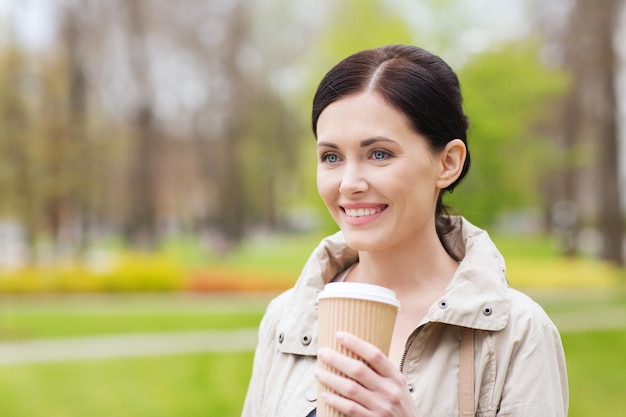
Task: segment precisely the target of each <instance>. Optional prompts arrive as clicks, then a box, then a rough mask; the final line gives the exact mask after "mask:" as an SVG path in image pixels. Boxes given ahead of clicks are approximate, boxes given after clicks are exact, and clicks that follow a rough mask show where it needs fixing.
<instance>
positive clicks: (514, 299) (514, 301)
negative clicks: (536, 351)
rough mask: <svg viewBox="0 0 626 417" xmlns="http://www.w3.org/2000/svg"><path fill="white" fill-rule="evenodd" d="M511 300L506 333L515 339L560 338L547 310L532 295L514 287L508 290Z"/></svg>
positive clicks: (536, 340) (537, 340) (539, 339)
mask: <svg viewBox="0 0 626 417" xmlns="http://www.w3.org/2000/svg"><path fill="white" fill-rule="evenodd" d="M507 293H508V296H509V299H510V300H511V310H510V316H509V322H508V324H507V326H506V333H508V335H509V336H510V337H512V338H513V339H515V340H518V341H521V340H529V339H531V340H534V341H535V342H539V343H541V341H542V340H545V339H550V340H551V341H554V339H560V336H559V332H558V330H557V328H556V326H555V325H554V323H553V322H552V320H551V319H550V317H549V316H548V314H547V313H546V312H545V310H544V309H543V308H542V307H541V306H540V305H539V304H538V303H537V302H536V301H534V300H533V299H532V298H531V297H530V296H528V295H527V294H525V293H523V292H521V291H518V290H516V289H513V288H509V289H508V290H507Z"/></svg>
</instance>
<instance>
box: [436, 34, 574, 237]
mask: <svg viewBox="0 0 626 417" xmlns="http://www.w3.org/2000/svg"><path fill="white" fill-rule="evenodd" d="M539 45H540V44H539V43H538V42H536V41H533V40H525V41H517V42H511V43H508V44H504V45H500V46H498V47H496V48H495V49H493V50H491V51H487V52H485V53H483V54H481V55H477V56H474V58H473V59H472V60H471V61H470V62H468V64H467V65H466V66H464V67H463V68H461V69H460V70H459V71H458V73H459V78H460V82H461V90H462V92H463V95H464V100H465V103H464V107H465V110H466V113H467V115H468V118H469V124H470V128H469V131H468V145H469V149H470V155H471V161H472V165H471V167H470V171H469V173H468V176H467V178H466V179H465V180H464V182H463V183H461V184H460V185H459V187H457V189H455V191H454V193H453V194H452V195H451V196H449V198H446V199H444V201H449V204H450V205H451V206H452V207H454V208H455V209H459V211H460V213H462V214H463V215H465V216H467V217H468V218H469V219H470V220H471V221H473V222H475V223H477V224H479V225H482V226H484V227H486V226H488V225H490V224H492V223H493V222H494V221H496V220H497V218H498V216H499V215H501V214H504V213H506V212H508V211H515V210H519V209H525V208H529V207H531V208H532V207H534V208H541V207H543V206H544V203H543V199H544V195H543V194H542V190H543V188H544V182H545V180H546V178H548V177H549V176H548V175H547V174H548V173H549V172H551V171H552V170H553V169H554V167H555V164H558V163H560V159H561V155H559V152H558V150H557V149H556V147H555V146H554V145H553V139H552V138H550V137H549V136H548V135H547V133H546V130H545V129H544V128H543V127H542V125H544V124H546V123H548V121H549V119H551V118H552V119H554V118H555V117H557V116H558V106H559V104H560V97H561V96H562V94H563V93H564V91H565V88H566V85H567V78H566V77H565V75H564V74H563V73H562V72H560V71H558V70H555V69H550V68H547V67H545V66H544V65H542V64H541V62H540V61H539ZM540 127H541V128H540Z"/></svg>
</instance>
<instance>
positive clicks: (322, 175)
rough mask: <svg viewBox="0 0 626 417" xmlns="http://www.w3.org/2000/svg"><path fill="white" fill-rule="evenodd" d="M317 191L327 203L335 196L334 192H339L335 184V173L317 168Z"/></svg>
mask: <svg viewBox="0 0 626 417" xmlns="http://www.w3.org/2000/svg"><path fill="white" fill-rule="evenodd" d="M335 190H337V191H335ZM317 192H318V193H319V195H320V197H321V198H322V200H324V202H326V203H327V204H328V202H329V201H330V200H331V199H333V198H334V194H335V193H336V192H338V186H335V181H334V178H333V175H331V174H330V173H329V172H326V171H323V170H320V169H318V170H317Z"/></svg>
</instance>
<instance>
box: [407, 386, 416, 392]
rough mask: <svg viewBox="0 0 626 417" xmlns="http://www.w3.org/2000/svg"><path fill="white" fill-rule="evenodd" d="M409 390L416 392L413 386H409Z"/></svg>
mask: <svg viewBox="0 0 626 417" xmlns="http://www.w3.org/2000/svg"><path fill="white" fill-rule="evenodd" d="M408 388H409V392H413V391H415V387H414V386H413V384H409V385H408Z"/></svg>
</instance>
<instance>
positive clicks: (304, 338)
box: [300, 333, 313, 346]
mask: <svg viewBox="0 0 626 417" xmlns="http://www.w3.org/2000/svg"><path fill="white" fill-rule="evenodd" d="M312 339H313V338H312V337H311V335H310V334H308V333H307V334H305V335H304V336H302V339H300V341H301V342H302V344H303V345H304V346H309V345H310V344H311V340H312Z"/></svg>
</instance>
